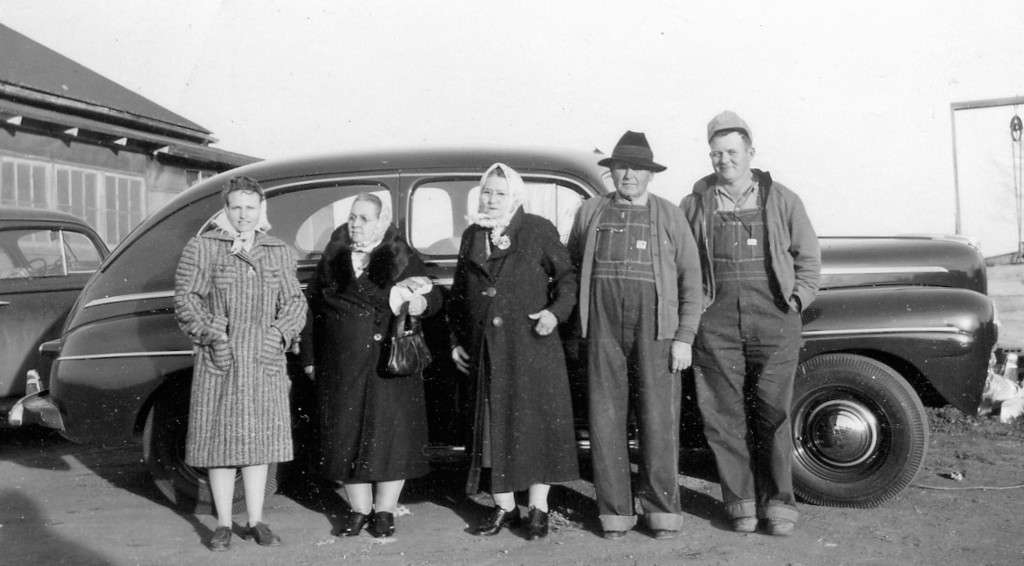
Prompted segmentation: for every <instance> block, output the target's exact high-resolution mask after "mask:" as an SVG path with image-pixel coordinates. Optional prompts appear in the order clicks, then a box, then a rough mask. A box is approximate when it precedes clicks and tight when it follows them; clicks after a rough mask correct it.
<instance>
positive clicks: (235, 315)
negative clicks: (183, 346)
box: [174, 231, 306, 467]
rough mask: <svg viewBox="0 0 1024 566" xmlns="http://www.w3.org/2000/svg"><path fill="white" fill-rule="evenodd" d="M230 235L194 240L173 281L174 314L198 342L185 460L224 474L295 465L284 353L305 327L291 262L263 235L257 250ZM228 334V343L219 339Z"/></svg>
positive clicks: (288, 255)
mask: <svg viewBox="0 0 1024 566" xmlns="http://www.w3.org/2000/svg"><path fill="white" fill-rule="evenodd" d="M231 243H232V238H231V237H230V236H228V235H226V234H224V233H223V232H220V231H210V232H206V233H205V234H203V235H201V236H198V237H195V238H192V239H191V240H189V242H188V244H187V245H186V246H185V250H184V251H183V252H182V254H181V261H180V262H179V263H178V269H177V271H176V273H175V280H174V310H175V315H176V316H177V319H178V324H179V325H180V326H181V329H182V330H183V331H184V332H185V333H186V334H188V335H189V337H191V338H192V341H193V343H194V345H195V348H194V350H195V368H194V370H193V376H192V400H191V405H190V408H189V426H188V435H187V437H186V441H185V461H186V462H187V463H189V464H190V465H193V466H201V467H227V466H247V465H255V464H266V463H270V462H285V461H288V460H291V459H292V454H293V447H292V427H291V412H290V409H289V404H288V391H289V388H290V385H291V382H290V381H289V379H288V371H287V368H286V362H285V351H286V349H288V348H289V347H290V346H291V344H292V343H293V342H295V341H296V340H297V339H298V338H299V332H300V331H301V330H302V327H303V324H304V323H305V321H306V300H305V298H304V297H303V296H302V290H301V288H300V287H299V281H298V279H296V277H295V268H296V265H295V258H293V257H292V254H291V252H290V251H289V250H288V247H287V246H285V244H284V242H282V241H281V240H278V239H277V238H274V237H271V236H267V235H265V234H257V235H256V239H255V240H254V241H253V246H252V250H251V251H249V252H244V251H243V252H240V253H239V254H237V255H235V254H232V253H230V251H229V250H230V248H231ZM219 333H227V335H228V340H227V342H226V343H225V342H223V341H214V337H215V335H216V334H219Z"/></svg>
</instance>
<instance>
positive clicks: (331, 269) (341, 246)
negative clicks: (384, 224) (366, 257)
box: [320, 224, 413, 292]
mask: <svg viewBox="0 0 1024 566" xmlns="http://www.w3.org/2000/svg"><path fill="white" fill-rule="evenodd" d="M369 253H370V262H369V264H367V266H366V272H365V275H366V277H367V279H369V280H370V282H371V283H372V284H373V285H374V286H376V287H379V288H381V289H383V288H385V287H388V286H390V285H392V284H394V283H396V282H397V281H398V280H399V278H400V277H401V275H402V273H403V272H404V271H405V269H406V268H407V267H408V266H409V259H410V257H411V255H412V253H413V252H412V250H411V249H410V248H409V245H408V244H406V243H405V238H403V237H402V235H401V234H400V233H399V232H398V230H397V229H396V228H395V227H394V226H388V229H387V232H385V234H384V239H383V240H382V241H381V243H380V245H378V246H377V247H376V248H374V249H373V250H371V251H370V252H369ZM323 261H324V263H325V267H326V269H322V270H320V276H321V278H322V279H321V284H322V286H323V287H333V288H334V289H336V290H337V291H338V292H342V291H344V290H345V289H347V288H348V287H349V286H350V285H351V284H352V283H353V282H354V280H355V270H354V269H352V240H350V239H349V236H348V225H347V224H345V225H342V226H341V227H339V228H338V229H337V230H335V231H334V233H333V234H331V240H330V243H328V244H327V248H326V249H325V250H324V258H323Z"/></svg>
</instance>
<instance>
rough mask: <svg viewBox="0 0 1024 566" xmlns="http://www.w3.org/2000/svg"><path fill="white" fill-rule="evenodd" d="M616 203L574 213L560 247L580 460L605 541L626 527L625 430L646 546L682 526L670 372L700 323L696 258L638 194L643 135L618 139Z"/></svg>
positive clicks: (674, 223) (629, 510)
mask: <svg viewBox="0 0 1024 566" xmlns="http://www.w3.org/2000/svg"><path fill="white" fill-rule="evenodd" d="M599 164H600V165H604V166H607V167H608V168H609V169H611V176H612V180H613V182H614V183H615V189H616V190H615V192H614V193H611V194H609V195H606V196H600V197H595V198H592V199H590V200H588V201H586V202H584V203H583V205H582V206H581V207H580V209H579V211H578V212H577V214H576V221H575V223H574V224H573V228H572V232H571V234H570V236H569V252H570V254H571V256H572V258H573V261H574V263H575V264H576V266H577V268H578V269H579V272H580V302H579V313H580V328H581V332H582V336H583V338H585V340H586V344H587V371H588V379H589V381H588V394H589V410H590V413H589V414H590V441H591V449H592V452H591V456H592V462H593V469H594V488H595V490H596V491H597V507H598V512H599V514H600V520H601V527H602V529H603V530H604V536H605V538H611V539H615V538H620V537H622V536H624V535H625V534H626V531H628V530H630V529H632V528H633V526H634V525H635V524H636V520H637V519H636V512H635V509H634V508H633V490H632V489H631V486H630V464H629V453H628V439H627V428H628V425H627V419H628V417H629V415H630V406H631V405H632V414H633V415H634V416H635V420H636V425H637V432H638V434H639V439H638V440H639V444H640V451H641V464H640V484H639V485H638V486H637V490H636V491H637V495H638V497H639V499H640V502H641V505H642V507H643V510H644V515H645V517H646V523H647V527H648V528H649V529H650V531H651V534H652V536H654V537H655V538H671V537H673V536H674V535H675V534H676V533H677V532H678V531H679V529H680V527H681V526H682V516H681V515H680V506H679V488H678V485H677V483H676V482H677V479H676V474H677V471H678V467H679V409H680V397H681V388H680V372H681V371H682V370H683V369H685V368H687V367H689V366H690V362H691V344H692V343H693V340H694V336H695V335H696V331H697V325H698V323H699V322H700V311H701V290H700V288H701V282H700V263H699V262H700V257H699V254H698V253H697V247H696V244H695V242H694V240H693V235H692V234H691V233H690V229H689V226H688V224H687V222H686V218H685V217H684V216H683V213H682V211H681V210H679V208H678V207H676V206H673V205H672V204H671V203H670V202H668V201H666V200H665V199H662V198H660V197H658V196H655V195H653V194H650V193H648V192H647V185H648V183H650V181H651V178H652V177H654V173H655V172H658V171H664V170H665V167H664V166H662V165H659V164H657V163H655V162H654V160H653V154H652V153H651V148H650V145H648V143H647V138H646V136H644V134H642V133H638V132H626V133H625V134H624V135H623V136H622V138H621V139H620V140H619V143H618V144H617V145H616V146H615V149H614V151H612V155H611V157H609V158H606V159H602V160H601V161H600V162H599Z"/></svg>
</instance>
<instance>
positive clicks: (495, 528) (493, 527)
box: [473, 506, 520, 537]
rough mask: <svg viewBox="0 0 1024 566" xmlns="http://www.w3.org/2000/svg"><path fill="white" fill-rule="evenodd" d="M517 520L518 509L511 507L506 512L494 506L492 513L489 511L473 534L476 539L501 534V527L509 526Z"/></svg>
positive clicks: (518, 518)
mask: <svg viewBox="0 0 1024 566" xmlns="http://www.w3.org/2000/svg"><path fill="white" fill-rule="evenodd" d="M519 520H520V517H519V507H513V508H512V510H511V511H506V510H504V509H502V508H501V507H498V506H495V507H494V511H491V514H490V515H489V516H488V517H487V519H486V520H484V522H483V523H481V524H480V525H478V526H477V527H476V529H475V530H474V531H473V534H474V535H476V536H478V537H489V536H494V535H496V534H498V533H499V532H501V528H502V527H508V526H511V525H513V524H515V523H517V522H519Z"/></svg>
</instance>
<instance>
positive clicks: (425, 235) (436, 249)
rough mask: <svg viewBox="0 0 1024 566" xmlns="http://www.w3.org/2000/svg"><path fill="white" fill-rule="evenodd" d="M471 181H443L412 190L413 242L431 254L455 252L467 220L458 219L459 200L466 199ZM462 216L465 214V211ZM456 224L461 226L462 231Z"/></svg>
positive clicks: (411, 224) (411, 242)
mask: <svg viewBox="0 0 1024 566" xmlns="http://www.w3.org/2000/svg"><path fill="white" fill-rule="evenodd" d="M475 185H476V183H475V182H470V181H443V182H435V183H431V184H430V185H425V186H420V187H417V188H416V190H415V191H413V193H412V210H411V211H410V214H409V218H410V220H411V223H410V229H409V243H410V244H411V245H412V247H413V248H415V249H417V250H419V251H421V252H423V253H425V254H427V255H455V254H457V253H459V240H460V238H461V237H462V231H463V230H464V229H465V220H464V219H460V220H459V221H458V222H456V220H455V213H454V208H455V203H456V202H462V201H465V200H466V199H465V196H464V193H465V191H466V190H467V187H469V188H470V189H471V188H472V187H473V186H475ZM462 216H465V214H463V215H462ZM456 224H457V225H458V231H456V230H457V227H456Z"/></svg>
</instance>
